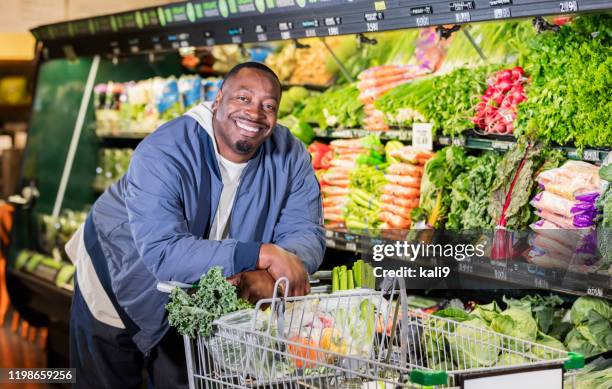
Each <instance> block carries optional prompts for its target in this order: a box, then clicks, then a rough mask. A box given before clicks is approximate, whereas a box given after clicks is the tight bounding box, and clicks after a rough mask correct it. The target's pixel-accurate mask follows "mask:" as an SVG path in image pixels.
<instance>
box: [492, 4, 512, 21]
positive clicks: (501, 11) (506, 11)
mask: <svg viewBox="0 0 612 389" xmlns="http://www.w3.org/2000/svg"><path fill="white" fill-rule="evenodd" d="M510 16H512V15H511V14H510V8H508V7H505V8H495V9H493V18H495V19H506V18H509V17H510Z"/></svg>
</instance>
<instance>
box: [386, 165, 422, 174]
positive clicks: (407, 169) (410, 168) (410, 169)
mask: <svg viewBox="0 0 612 389" xmlns="http://www.w3.org/2000/svg"><path fill="white" fill-rule="evenodd" d="M387 173H390V174H396V175H400V176H413V177H420V176H421V175H423V167H422V166H418V165H412V164H408V163H394V164H392V165H389V167H388V168H387Z"/></svg>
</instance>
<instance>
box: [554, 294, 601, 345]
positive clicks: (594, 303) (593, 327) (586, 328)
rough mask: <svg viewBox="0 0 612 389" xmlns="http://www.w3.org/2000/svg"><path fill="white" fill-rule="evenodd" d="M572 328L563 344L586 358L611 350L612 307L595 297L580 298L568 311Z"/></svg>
mask: <svg viewBox="0 0 612 389" xmlns="http://www.w3.org/2000/svg"><path fill="white" fill-rule="evenodd" d="M570 320H571V322H572V324H573V325H574V328H573V329H572V330H571V331H570V332H569V334H567V337H566V339H565V343H566V345H567V347H568V348H569V349H570V350H571V351H576V352H579V353H582V354H584V355H586V356H590V355H594V354H597V353H601V352H604V351H608V350H612V305H610V303H609V302H608V301H606V300H603V299H598V298H595V297H580V298H579V299H578V300H576V302H575V303H574V305H573V306H572V309H571V311H570Z"/></svg>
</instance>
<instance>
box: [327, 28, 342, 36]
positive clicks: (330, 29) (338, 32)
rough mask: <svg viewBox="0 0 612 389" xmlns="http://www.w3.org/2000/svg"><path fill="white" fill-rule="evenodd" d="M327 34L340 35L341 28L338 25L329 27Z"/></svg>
mask: <svg viewBox="0 0 612 389" xmlns="http://www.w3.org/2000/svg"><path fill="white" fill-rule="evenodd" d="M327 34H328V35H339V34H340V30H339V29H338V27H328V28H327Z"/></svg>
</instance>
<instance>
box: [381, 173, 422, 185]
mask: <svg viewBox="0 0 612 389" xmlns="http://www.w3.org/2000/svg"><path fill="white" fill-rule="evenodd" d="M385 178H386V179H387V181H389V182H390V183H392V184H397V185H401V186H406V187H410V188H420V187H421V178H420V177H413V176H399V175H395V174H385Z"/></svg>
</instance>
